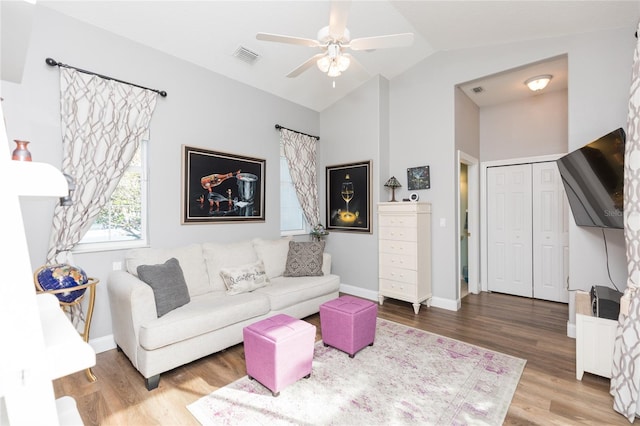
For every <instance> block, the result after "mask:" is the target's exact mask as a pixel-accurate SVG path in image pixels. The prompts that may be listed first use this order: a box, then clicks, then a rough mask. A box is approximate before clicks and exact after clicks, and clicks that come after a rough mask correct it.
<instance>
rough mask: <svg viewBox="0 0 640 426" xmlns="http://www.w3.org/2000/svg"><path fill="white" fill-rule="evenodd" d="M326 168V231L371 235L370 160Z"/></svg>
mask: <svg viewBox="0 0 640 426" xmlns="http://www.w3.org/2000/svg"><path fill="white" fill-rule="evenodd" d="M326 169H327V174H326V179H327V181H326V189H327V211H326V214H327V218H326V219H327V229H328V230H334V231H347V232H367V233H371V161H362V162H359V163H349V164H339V165H335V166H327V168H326Z"/></svg>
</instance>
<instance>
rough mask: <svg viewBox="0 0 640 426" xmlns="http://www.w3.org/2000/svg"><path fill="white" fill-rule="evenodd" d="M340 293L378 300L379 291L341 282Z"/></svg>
mask: <svg viewBox="0 0 640 426" xmlns="http://www.w3.org/2000/svg"><path fill="white" fill-rule="evenodd" d="M340 293H346V294H350V295H352V296H357V297H362V298H363V299H368V300H371V301H374V302H377V301H378V292H377V291H374V290H367V289H365V288H361V287H355V286H352V285H349V284H340Z"/></svg>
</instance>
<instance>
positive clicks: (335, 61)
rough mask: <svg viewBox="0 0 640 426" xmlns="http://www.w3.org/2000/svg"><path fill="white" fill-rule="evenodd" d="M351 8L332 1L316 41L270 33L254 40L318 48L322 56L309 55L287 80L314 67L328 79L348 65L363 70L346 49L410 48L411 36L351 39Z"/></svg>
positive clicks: (346, 3) (399, 35)
mask: <svg viewBox="0 0 640 426" xmlns="http://www.w3.org/2000/svg"><path fill="white" fill-rule="evenodd" d="M350 6H351V2H350V1H332V2H331V13H330V14H329V25H328V26H326V27H323V28H321V29H320V31H318V36H317V39H316V40H314V39H310V38H301V37H292V36H287V35H279V34H269V33H258V34H257V35H256V38H257V39H258V40H262V41H274V42H278V43H286V44H295V45H299V46H308V47H317V48H319V49H320V50H321V53H318V54H316V55H314V56H312V57H311V58H309V59H308V60H306V61H305V62H304V63H302V64H301V65H299V66H298V67H296V68H295V69H294V70H293V71H291V72H290V73H289V74H287V77H290V78H293V77H297V76H299V75H300V74H302V73H303V72H304V71H306V70H308V69H309V68H311V67H312V66H313V64H316V65H317V66H318V68H319V69H320V71H322V72H323V73H326V74H327V75H328V76H329V77H338V76H339V75H340V74H342V72H344V71H346V70H347V68H349V66H352V67H353V68H360V69H361V70H364V68H363V67H362V65H360V63H359V62H358V61H357V60H356V59H355V58H354V57H353V56H352V55H351V54H349V53H347V52H346V51H347V50H348V49H351V50H354V51H357V50H375V49H386V48H390V47H402V46H409V45H411V43H413V33H402V34H389V35H382V36H376V37H363V38H356V39H353V40H351V34H350V32H349V29H348V28H347V17H348V15H349V7H350Z"/></svg>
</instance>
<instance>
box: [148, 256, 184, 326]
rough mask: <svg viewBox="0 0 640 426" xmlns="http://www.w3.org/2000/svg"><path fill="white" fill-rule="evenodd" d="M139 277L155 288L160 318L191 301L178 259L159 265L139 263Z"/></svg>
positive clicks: (173, 258)
mask: <svg viewBox="0 0 640 426" xmlns="http://www.w3.org/2000/svg"><path fill="white" fill-rule="evenodd" d="M137 270H138V277H139V278H140V279H141V280H142V281H144V282H145V283H147V284H148V285H149V286H150V287H151V288H152V289H153V296H154V297H155V299H156V310H157V311H158V318H160V317H161V316H163V315H164V314H166V313H168V312H171V311H173V310H174V309H176V308H179V307H180V306H182V305H186V304H187V303H189V302H190V301H191V298H190V297H189V289H188V288H187V283H186V282H185V280H184V274H183V273H182V268H181V267H180V263H179V262H178V259H176V258H175V257H172V258H171V259H169V260H167V261H166V262H164V263H162V264H159V265H139V266H138V269H137Z"/></svg>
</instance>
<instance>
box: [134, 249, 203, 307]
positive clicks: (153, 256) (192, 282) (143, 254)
mask: <svg viewBox="0 0 640 426" xmlns="http://www.w3.org/2000/svg"><path fill="white" fill-rule="evenodd" d="M172 257H175V258H176V259H178V262H179V263H180V267H181V268H182V273H183V274H184V280H185V281H186V283H187V287H188V289H189V295H190V296H191V297H193V296H198V295H201V294H205V293H207V292H209V291H211V289H212V288H211V285H210V284H209V277H208V276H207V266H206V264H205V262H204V258H203V256H202V247H201V245H200V244H191V245H188V246H184V247H178V248H173V249H152V248H141V249H133V250H129V251H128V252H127V253H126V255H125V266H126V269H127V272H129V273H130V274H133V275H135V276H138V266H140V265H155V264H159V263H164V262H166V261H167V260H169V259H171V258H172Z"/></svg>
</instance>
